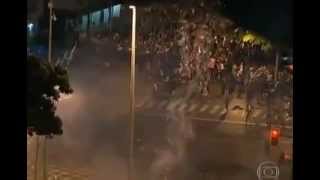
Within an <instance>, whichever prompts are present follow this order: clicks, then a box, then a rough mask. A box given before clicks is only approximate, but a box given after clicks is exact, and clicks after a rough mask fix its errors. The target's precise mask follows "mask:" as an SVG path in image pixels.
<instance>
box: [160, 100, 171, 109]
mask: <svg viewBox="0 0 320 180" xmlns="http://www.w3.org/2000/svg"><path fill="white" fill-rule="evenodd" d="M168 102H169V101H168V100H163V101H161V102H160V104H159V106H158V109H162V108H163V107H164V106H165V105H166V104H167V103H168Z"/></svg>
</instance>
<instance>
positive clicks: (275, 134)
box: [271, 129, 280, 146]
mask: <svg viewBox="0 0 320 180" xmlns="http://www.w3.org/2000/svg"><path fill="white" fill-rule="evenodd" d="M279 137H280V130H279V129H272V130H271V144H272V145H273V146H276V145H278V143H279Z"/></svg>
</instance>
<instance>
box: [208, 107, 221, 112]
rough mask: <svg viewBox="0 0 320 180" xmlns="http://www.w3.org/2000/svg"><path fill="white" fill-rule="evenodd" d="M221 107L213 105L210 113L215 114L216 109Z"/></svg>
mask: <svg viewBox="0 0 320 180" xmlns="http://www.w3.org/2000/svg"><path fill="white" fill-rule="evenodd" d="M219 109H221V108H220V107H219V106H218V105H214V106H213V108H212V109H211V110H210V112H209V113H210V114H215V113H217V112H218V110H219Z"/></svg>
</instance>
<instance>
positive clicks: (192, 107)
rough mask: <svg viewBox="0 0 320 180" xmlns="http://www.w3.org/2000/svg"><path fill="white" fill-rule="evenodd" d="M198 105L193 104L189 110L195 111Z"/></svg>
mask: <svg viewBox="0 0 320 180" xmlns="http://www.w3.org/2000/svg"><path fill="white" fill-rule="evenodd" d="M197 106H198V104H192V105H191V107H190V108H189V109H188V112H191V111H193V110H194V109H195V108H196V107H197Z"/></svg>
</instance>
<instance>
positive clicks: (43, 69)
mask: <svg viewBox="0 0 320 180" xmlns="http://www.w3.org/2000/svg"><path fill="white" fill-rule="evenodd" d="M27 82H28V86H27V128H28V133H29V134H30V135H32V134H34V133H35V134H37V135H50V136H51V135H61V134H62V132H63V131H62V121H61V119H60V117H58V116H57V115H56V114H55V110H56V105H55V103H56V102H57V101H58V100H59V98H60V93H64V94H70V93H72V92H73V90H72V88H71V87H70V84H69V79H68V72H67V70H66V69H64V68H63V67H61V66H53V65H52V64H50V63H48V62H47V61H42V60H40V59H38V58H36V57H34V56H29V57H28V58H27Z"/></svg>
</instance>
